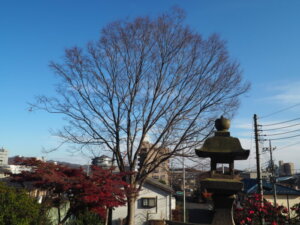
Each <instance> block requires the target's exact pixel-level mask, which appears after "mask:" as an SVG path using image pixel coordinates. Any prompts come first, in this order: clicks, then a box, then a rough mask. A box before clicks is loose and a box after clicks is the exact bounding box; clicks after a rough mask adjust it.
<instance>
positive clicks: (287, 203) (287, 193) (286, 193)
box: [242, 179, 300, 216]
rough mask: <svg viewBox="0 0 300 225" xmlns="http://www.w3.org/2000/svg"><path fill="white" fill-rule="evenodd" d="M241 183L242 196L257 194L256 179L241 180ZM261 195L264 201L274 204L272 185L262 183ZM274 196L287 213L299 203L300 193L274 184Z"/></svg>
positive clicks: (265, 182)
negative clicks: (242, 186)
mask: <svg viewBox="0 0 300 225" xmlns="http://www.w3.org/2000/svg"><path fill="white" fill-rule="evenodd" d="M242 181H243V183H244V191H243V193H244V194H246V195H249V194H255V193H257V188H258V187H257V180H256V179H243V180H242ZM263 195H264V199H266V200H267V201H269V202H271V203H272V204H274V190H273V184H272V183H270V182H267V181H263ZM276 196H277V201H276V203H277V204H278V205H282V206H284V207H286V208H287V209H288V211H289V212H290V208H291V207H293V206H294V205H295V204H297V203H299V202H300V191H298V190H296V189H294V188H290V187H287V186H284V185H281V184H276ZM291 216H292V215H291Z"/></svg>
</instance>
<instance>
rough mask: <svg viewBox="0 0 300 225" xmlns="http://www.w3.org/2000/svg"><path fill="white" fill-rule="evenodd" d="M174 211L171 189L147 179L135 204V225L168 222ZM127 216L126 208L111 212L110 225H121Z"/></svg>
mask: <svg viewBox="0 0 300 225" xmlns="http://www.w3.org/2000/svg"><path fill="white" fill-rule="evenodd" d="M172 209H175V200H174V198H172V188H171V187H169V186H167V185H165V184H162V183H160V182H158V181H157V180H155V179H152V178H147V179H146V181H145V183H144V184H143V186H142V189H141V191H140V192H139V195H138V199H137V201H136V203H135V225H146V224H148V221H150V220H169V219H170V218H171V210H172ZM126 216H127V206H126V205H125V206H120V207H117V208H115V209H114V210H113V212H112V225H122V224H124V223H123V221H124V219H125V218H126Z"/></svg>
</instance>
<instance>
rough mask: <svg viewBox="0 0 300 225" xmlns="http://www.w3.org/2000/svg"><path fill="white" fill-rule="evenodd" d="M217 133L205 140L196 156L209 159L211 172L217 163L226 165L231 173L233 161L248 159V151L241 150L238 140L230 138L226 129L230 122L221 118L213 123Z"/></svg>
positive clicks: (197, 150)
mask: <svg viewBox="0 0 300 225" xmlns="http://www.w3.org/2000/svg"><path fill="white" fill-rule="evenodd" d="M215 127H216V129H217V131H216V132H215V136H213V137H210V138H207V139H206V140H205V142H204V144H203V146H202V148H200V149H196V154H197V155H198V156H199V157H201V158H211V170H212V171H214V170H216V164H217V163H228V164H229V167H230V172H231V173H233V162H234V160H245V159H247V158H248V157H249V153H250V151H249V150H245V149H243V148H242V146H241V143H240V141H239V139H238V138H235V137H231V136H230V132H229V131H228V129H229V128H230V120H228V119H226V118H224V117H223V116H221V118H220V119H217V120H216V121H215Z"/></svg>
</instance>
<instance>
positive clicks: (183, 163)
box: [182, 153, 186, 223]
mask: <svg viewBox="0 0 300 225" xmlns="http://www.w3.org/2000/svg"><path fill="white" fill-rule="evenodd" d="M184 158H185V155H184V153H183V154H182V167H183V168H182V170H183V171H182V172H183V178H182V179H183V185H182V186H183V222H184V223H185V222H186V212H185V211H186V209H185V208H186V206H185V162H184Z"/></svg>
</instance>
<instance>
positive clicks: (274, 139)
mask: <svg viewBox="0 0 300 225" xmlns="http://www.w3.org/2000/svg"><path fill="white" fill-rule="evenodd" d="M294 137H300V134H298V135H294V136H289V137H282V138H273V139H270V140H271V141H276V140H283V139H289V138H294Z"/></svg>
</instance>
